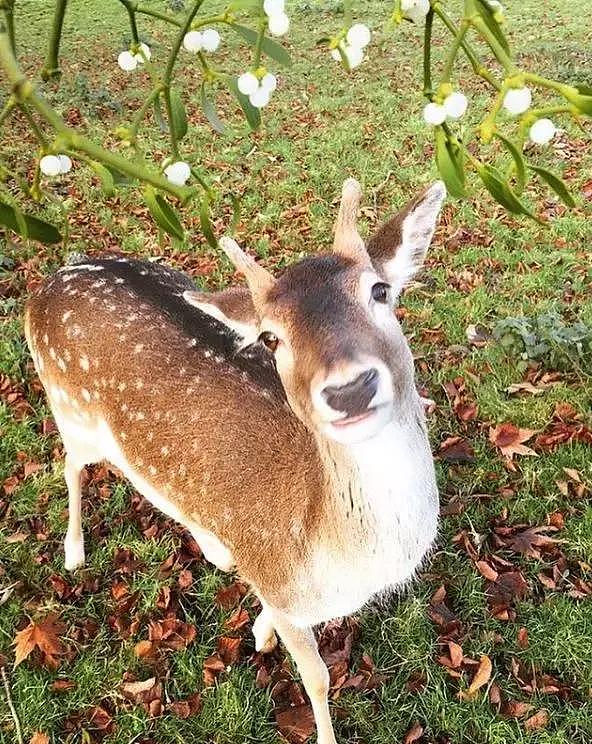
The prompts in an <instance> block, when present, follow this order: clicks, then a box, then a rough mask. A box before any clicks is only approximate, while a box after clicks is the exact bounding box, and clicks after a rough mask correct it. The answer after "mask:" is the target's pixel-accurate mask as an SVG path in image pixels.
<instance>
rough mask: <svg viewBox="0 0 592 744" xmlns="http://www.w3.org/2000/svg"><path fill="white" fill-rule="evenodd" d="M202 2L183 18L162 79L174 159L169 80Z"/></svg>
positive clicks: (176, 154)
mask: <svg viewBox="0 0 592 744" xmlns="http://www.w3.org/2000/svg"><path fill="white" fill-rule="evenodd" d="M203 1H204V0H197V2H196V3H195V4H194V5H193V8H192V9H191V11H190V12H189V13H188V14H187V17H186V18H185V21H184V23H183V25H182V26H181V27H180V30H179V33H178V34H177V37H176V39H175V41H174V42H173V47H172V49H171V51H170V53H169V57H168V60H167V65H166V69H165V71H164V78H163V94H164V102H165V106H166V110H167V119H168V122H169V134H170V137H171V149H172V151H173V155H174V156H175V157H178V155H179V145H178V142H177V135H176V133H175V127H174V126H173V106H172V103H171V79H172V76H173V70H174V68H175V62H176V61H177V57H178V56H179V50H180V49H181V44H182V43H183V39H184V37H185V34H186V33H187V32H188V31H189V29H190V28H191V24H192V23H193V19H194V18H195V16H196V15H197V12H198V10H199V9H200V7H201V6H202V4H203Z"/></svg>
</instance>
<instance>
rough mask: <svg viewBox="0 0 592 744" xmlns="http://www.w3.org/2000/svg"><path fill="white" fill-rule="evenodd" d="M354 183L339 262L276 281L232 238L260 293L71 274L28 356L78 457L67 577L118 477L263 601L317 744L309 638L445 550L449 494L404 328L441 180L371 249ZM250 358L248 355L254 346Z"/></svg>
mask: <svg viewBox="0 0 592 744" xmlns="http://www.w3.org/2000/svg"><path fill="white" fill-rule="evenodd" d="M360 193H361V192H360V187H359V185H358V183H357V182H356V181H354V180H353V179H349V180H347V181H346V182H345V184H344V186H343V193H342V199H341V205H340V209H339V214H338V217H337V222H336V227H335V236H334V244H333V250H332V252H331V253H325V254H323V253H321V254H319V255H315V256H311V257H309V258H305V259H303V260H301V261H300V262H298V263H295V264H294V265H292V266H289V267H288V268H287V269H285V271H284V272H283V273H282V274H281V275H280V276H279V277H278V278H274V277H273V276H272V275H271V274H270V273H269V272H268V271H267V270H266V269H264V268H263V267H262V266H260V265H259V264H258V263H257V262H256V261H255V260H254V259H253V258H251V257H249V256H248V255H247V254H245V253H244V252H243V251H242V250H241V249H240V248H239V246H238V245H237V244H236V243H235V242H234V241H233V240H231V239H230V238H223V239H222V240H221V241H220V245H221V247H222V249H223V250H224V251H225V253H226V255H227V256H228V258H229V259H230V260H231V262H232V263H233V264H234V266H235V268H236V269H237V270H238V271H239V272H241V273H242V274H243V275H244V276H245V278H246V280H247V284H248V289H247V288H245V289H236V288H235V289H231V290H226V291H222V292H215V293H211V294H206V293H203V292H197V291H195V289H194V286H193V284H192V282H191V281H190V280H189V279H188V278H187V277H185V276H184V275H182V274H179V273H178V272H176V271H173V270H171V269H168V268H166V267H163V266H161V265H159V264H157V263H151V262H146V261H138V260H133V259H129V258H121V257H112V258H102V259H92V260H91V259H88V260H84V261H83V262H80V260H79V262H78V263H74V264H73V265H68V266H65V267H64V268H62V269H60V270H59V271H58V272H57V273H56V274H55V275H54V276H53V277H51V278H50V279H49V280H48V281H46V282H45V284H44V285H43V286H42V288H41V289H40V290H39V291H38V292H37V294H36V295H35V296H34V297H32V298H31V299H30V301H29V303H28V306H27V309H26V317H25V329H26V336H27V341H28V344H29V348H30V350H31V354H32V356H33V360H34V362H35V366H36V369H37V372H38V374H39V377H40V378H41V381H42V382H43V385H44V387H45V390H46V392H47V397H48V400H49V404H50V406H51V410H52V412H53V415H54V417H55V420H56V423H57V426H58V428H59V431H60V433H61V437H62V440H63V443H64V449H65V468H64V469H65V480H66V484H67V488H68V497H69V501H68V508H69V522H68V529H67V534H66V539H65V554H66V558H65V563H66V568H67V569H70V570H72V569H74V568H76V567H77V566H79V565H81V564H82V563H83V562H84V547H83V537H82V530H81V512H80V498H81V495H80V474H81V470H82V468H83V467H84V466H85V465H87V464H89V463H95V462H98V461H102V460H107V461H109V462H110V463H112V464H113V465H115V466H116V467H117V468H119V469H120V470H121V471H122V473H123V474H124V475H125V476H126V477H127V478H128V479H129V480H130V481H131V483H132V484H133V485H134V487H135V488H136V489H137V490H138V491H139V492H140V493H141V494H143V495H144V496H145V497H146V498H147V499H149V500H150V501H151V502H152V503H153V504H154V505H155V506H156V507H158V509H160V510H161V511H163V512H164V513H165V514H167V515H168V516H170V517H172V518H174V519H176V520H178V521H179V522H180V523H181V524H183V525H185V526H186V528H187V529H188V530H190V531H191V533H192V534H193V536H194V537H195V539H196V540H197V542H198V543H199V545H200V546H201V548H202V550H203V553H204V555H205V557H206V558H207V559H208V560H209V561H211V562H212V563H213V564H215V565H216V566H217V567H218V568H220V569H222V570H225V571H227V570H230V569H232V568H234V567H235V568H236V571H237V572H238V573H239V575H240V576H241V577H242V578H243V579H244V580H246V581H247V582H248V583H249V585H250V586H251V587H252V589H253V591H254V592H255V594H256V595H257V596H258V597H259V599H260V601H261V605H262V608H263V609H262V612H261V613H260V615H259V616H258V618H257V619H256V621H255V624H254V628H253V633H254V635H255V641H256V648H257V649H258V650H261V651H266V650H269V649H270V648H272V647H273V645H274V644H275V638H276V637H275V633H274V630H275V631H277V632H278V634H279V636H280V637H281V638H282V640H283V641H284V643H285V646H286V648H287V649H288V651H289V652H290V653H291V655H292V657H293V658H294V660H295V662H296V665H297V667H298V670H299V672H300V674H301V676H302V681H303V683H304V687H305V689H306V691H307V693H308V695H309V697H310V700H311V704H312V707H313V711H314V716H315V719H316V724H317V730H318V741H319V742H320V744H334V743H335V737H334V733H333V728H332V725H331V719H330V714H329V707H328V700H327V693H328V672H327V669H326V667H325V665H324V664H323V662H322V660H321V657H320V656H319V653H318V650H317V646H316V642H315V636H314V634H313V630H312V628H313V626H315V625H316V624H318V623H322V622H324V621H327V620H330V619H332V618H336V617H340V616H343V615H348V614H350V613H353V612H356V611H357V610H359V609H360V608H361V607H362V606H363V605H364V604H365V603H367V602H368V601H369V600H370V599H371V598H372V597H373V596H375V595H377V594H380V593H382V592H384V591H386V590H389V589H393V588H397V587H401V585H403V584H404V583H405V582H407V581H408V580H409V578H410V577H411V576H412V575H413V573H414V572H415V570H416V569H417V567H418V566H419V565H420V563H421V562H422V560H423V558H424V557H425V556H426V554H427V553H428V551H429V550H430V547H431V546H432V544H433V541H434V538H435V535H436V528H437V515H438V494H437V488H436V481H435V477H434V467H433V461H432V455H431V451H430V446H429V443H428V437H427V433H426V426H425V419H424V410H423V406H422V402H421V399H420V397H419V395H418V393H417V391H416V387H415V384H414V370H413V358H412V355H411V351H410V349H409V346H408V344H407V341H406V339H405V337H404V335H403V333H402V330H401V328H400V326H399V323H398V321H397V319H396V317H395V314H394V312H393V306H394V303H395V300H396V298H397V296H398V295H399V294H400V292H401V289H402V288H403V286H404V285H405V283H406V282H407V281H408V280H409V279H410V278H411V277H412V276H413V275H414V274H415V273H416V272H417V271H418V270H419V268H420V267H421V265H422V262H423V259H424V256H425V253H426V250H427V248H428V245H429V243H430V241H431V238H432V236H433V233H434V229H435V224H436V219H437V216H438V213H439V210H440V206H441V203H442V200H443V198H444V196H445V189H444V186H443V184H441V183H436V184H434V185H433V186H431V187H430V188H429V189H428V190H427V191H425V192H424V193H423V194H422V195H421V196H419V197H418V198H417V199H415V200H414V201H413V202H411V203H410V204H409V205H408V206H407V207H406V208H405V209H404V210H403V211H402V212H401V213H400V214H399V215H397V216H396V217H394V218H393V219H391V220H390V221H389V222H388V223H386V224H385V225H384V226H383V227H382V228H381V229H380V230H379V231H378V233H377V234H375V235H374V236H373V237H372V238H371V239H370V240H369V242H368V244H367V246H365V245H364V242H363V240H362V239H361V237H360V235H359V234H358V231H357V229H356V217H357V210H358V206H359V201H360ZM245 346H246V348H245Z"/></svg>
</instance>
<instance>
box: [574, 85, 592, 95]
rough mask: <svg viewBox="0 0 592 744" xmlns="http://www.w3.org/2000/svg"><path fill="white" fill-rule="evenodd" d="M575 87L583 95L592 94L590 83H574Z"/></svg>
mask: <svg viewBox="0 0 592 744" xmlns="http://www.w3.org/2000/svg"><path fill="white" fill-rule="evenodd" d="M574 88H576V89H577V91H578V93H581V94H582V95H583V96H592V88H591V87H590V86H589V85H574Z"/></svg>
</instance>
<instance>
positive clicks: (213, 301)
mask: <svg viewBox="0 0 592 744" xmlns="http://www.w3.org/2000/svg"><path fill="white" fill-rule="evenodd" d="M183 298H184V299H185V301H186V302H188V303H189V304H190V305H193V306H194V307H197V308H198V309H199V310H201V311H202V312H203V313H206V314H207V315H211V316H212V317H213V318H216V320H219V321H220V322H222V323H224V325H226V326H228V328H230V330H231V331H233V332H234V333H236V335H237V336H240V338H241V342H240V345H241V346H248V345H249V344H252V343H254V342H255V341H256V340H257V336H258V320H257V316H256V314H255V308H254V306H253V300H252V299H251V293H250V291H249V290H248V289H247V287H230V288H229V289H224V290H222V291H221V292H197V291H192V290H188V291H187V292H184V293H183Z"/></svg>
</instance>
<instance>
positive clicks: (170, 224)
mask: <svg viewBox="0 0 592 744" xmlns="http://www.w3.org/2000/svg"><path fill="white" fill-rule="evenodd" d="M144 200H145V201H146V204H147V206H148V209H149V210H150V214H151V215H152V218H153V219H154V221H155V222H156V224H157V225H158V226H159V227H160V228H161V230H164V231H165V232H166V233H168V234H169V235H172V237H173V238H178V239H179V240H183V238H184V236H185V234H184V232H183V226H182V225H181V221H180V220H179V217H178V215H177V213H176V212H175V210H174V209H173V208H172V207H171V205H170V204H169V203H168V202H167V201H166V200H165V199H164V198H163V197H162V196H161V195H160V194H157V193H156V192H155V191H154V189H152V188H147V189H145V191H144Z"/></svg>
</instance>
